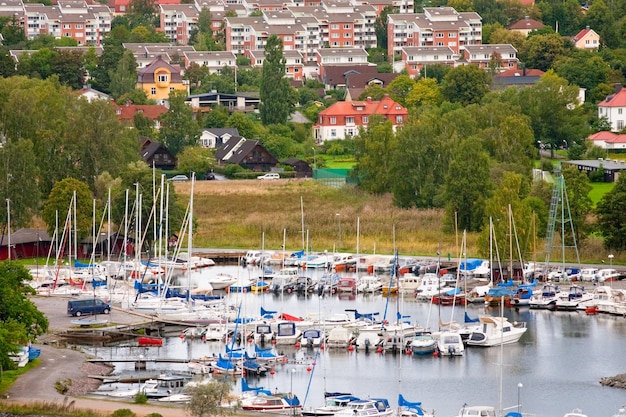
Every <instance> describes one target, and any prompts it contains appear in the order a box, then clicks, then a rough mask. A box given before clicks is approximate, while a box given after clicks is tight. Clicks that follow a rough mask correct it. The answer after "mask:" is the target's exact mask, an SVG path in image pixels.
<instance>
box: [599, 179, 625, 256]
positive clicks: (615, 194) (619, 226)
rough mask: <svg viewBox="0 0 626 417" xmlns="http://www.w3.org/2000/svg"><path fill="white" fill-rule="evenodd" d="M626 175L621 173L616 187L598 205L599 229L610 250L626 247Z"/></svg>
mask: <svg viewBox="0 0 626 417" xmlns="http://www.w3.org/2000/svg"><path fill="white" fill-rule="evenodd" d="M624 205H626V175H620V176H619V178H618V180H617V182H616V183H615V187H613V189H612V190H611V191H609V192H608V193H606V194H605V195H604V197H602V199H601V200H600V201H599V202H598V204H597V206H596V214H597V215H598V229H599V230H600V232H601V233H602V237H603V238H604V247H605V248H606V249H608V250H615V251H623V250H625V249H626V211H625V210H624Z"/></svg>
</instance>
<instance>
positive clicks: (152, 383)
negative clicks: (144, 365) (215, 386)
mask: <svg viewBox="0 0 626 417" xmlns="http://www.w3.org/2000/svg"><path fill="white" fill-rule="evenodd" d="M189 380H190V378H189V377H188V376H182V375H159V376H158V377H157V378H151V379H148V380H146V382H144V383H143V384H142V385H141V387H140V388H139V391H140V392H141V393H143V394H145V395H146V397H148V398H163V397H168V396H170V395H172V394H178V393H182V391H183V389H184V387H185V384H187V382H189Z"/></svg>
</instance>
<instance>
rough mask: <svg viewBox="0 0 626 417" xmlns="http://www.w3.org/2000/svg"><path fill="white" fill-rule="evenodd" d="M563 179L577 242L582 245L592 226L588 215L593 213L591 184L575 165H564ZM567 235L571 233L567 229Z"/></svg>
mask: <svg viewBox="0 0 626 417" xmlns="http://www.w3.org/2000/svg"><path fill="white" fill-rule="evenodd" d="M561 169H562V170H563V171H562V173H563V181H564V182H565V185H566V187H565V188H566V190H567V199H568V202H569V210H570V213H569V216H570V218H571V220H572V224H573V226H574V234H575V235H576V242H577V243H578V244H579V245H580V244H581V243H582V242H583V240H584V239H585V238H586V237H587V236H588V235H589V231H590V226H589V224H588V223H587V217H588V216H589V214H590V213H591V210H592V207H593V202H592V201H591V199H590V198H589V192H590V191H591V188H592V187H591V184H590V183H589V178H588V177H587V174H586V173H584V172H582V171H578V168H576V167H575V166H574V165H563V166H562V167H561ZM565 232H566V233H565V234H566V235H568V236H569V235H571V228H570V230H566V231H565Z"/></svg>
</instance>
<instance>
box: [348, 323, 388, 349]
mask: <svg viewBox="0 0 626 417" xmlns="http://www.w3.org/2000/svg"><path fill="white" fill-rule="evenodd" d="M356 333H357V337H356V339H355V342H354V344H355V346H356V348H357V349H362V350H365V351H366V352H368V351H369V350H370V349H374V350H375V349H377V348H378V347H379V346H380V345H381V344H382V341H383V338H384V332H383V329H382V325H380V324H372V325H370V326H365V327H360V328H359V329H357V330H356Z"/></svg>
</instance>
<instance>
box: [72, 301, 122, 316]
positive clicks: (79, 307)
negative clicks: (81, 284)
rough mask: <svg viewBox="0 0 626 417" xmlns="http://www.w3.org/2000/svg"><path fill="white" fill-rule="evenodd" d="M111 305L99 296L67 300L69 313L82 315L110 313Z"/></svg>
mask: <svg viewBox="0 0 626 417" xmlns="http://www.w3.org/2000/svg"><path fill="white" fill-rule="evenodd" d="M109 312H111V306H110V305H109V304H107V303H105V302H104V301H102V300H101V299H99V298H86V299H82V300H70V301H68V302H67V315H68V316H76V317H80V316H83V315H92V314H109Z"/></svg>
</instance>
